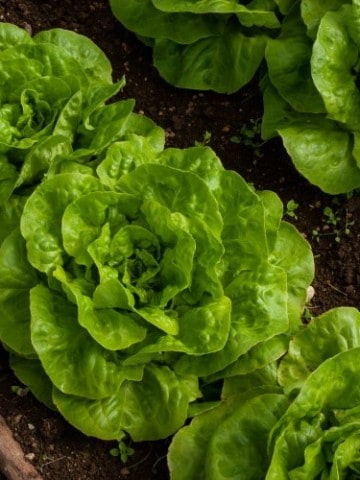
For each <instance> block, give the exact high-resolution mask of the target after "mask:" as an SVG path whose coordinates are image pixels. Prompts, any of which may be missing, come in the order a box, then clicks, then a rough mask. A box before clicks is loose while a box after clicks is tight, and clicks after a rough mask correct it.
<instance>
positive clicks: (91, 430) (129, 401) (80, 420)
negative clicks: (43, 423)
mask: <svg viewBox="0 0 360 480" xmlns="http://www.w3.org/2000/svg"><path fill="white" fill-rule="evenodd" d="M199 395H200V392H199V390H198V386H197V381H196V378H194V377H191V376H177V375H175V374H174V372H173V371H171V370H170V369H169V368H168V367H165V366H162V367H158V366H153V365H149V366H147V367H146V369H145V371H144V377H143V379H142V381H141V382H128V381H127V382H125V383H123V384H122V386H121V387H120V389H119V391H118V392H117V393H116V394H115V395H113V396H112V397H109V398H106V399H103V400H100V401H91V400H87V399H80V398H78V397H72V396H69V395H63V394H62V393H61V392H60V391H58V390H56V389H55V390H54V392H53V399H54V402H55V405H56V406H57V407H58V409H59V410H60V412H61V413H62V414H63V415H64V417H65V418H66V419H67V420H68V421H69V422H70V423H72V424H73V425H75V426H76V427H77V428H78V429H79V430H81V431H83V432H84V433H85V434H86V435H92V436H95V437H97V438H101V439H104V440H112V439H119V438H120V437H121V434H122V432H123V431H126V432H127V433H129V434H130V435H131V437H132V438H133V439H134V440H135V441H142V440H158V439H161V438H166V437H168V436H169V435H171V434H172V433H174V432H175V431H176V430H177V429H178V428H180V427H181V426H182V425H183V424H184V422H185V420H186V417H187V410H188V405H189V402H191V401H193V400H195V399H196V398H197V397H198V396H199ZM94 420H95V421H94Z"/></svg>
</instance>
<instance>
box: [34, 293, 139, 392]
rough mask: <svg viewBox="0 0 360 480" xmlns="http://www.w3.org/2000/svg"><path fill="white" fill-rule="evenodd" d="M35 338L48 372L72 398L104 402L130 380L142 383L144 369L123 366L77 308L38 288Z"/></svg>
mask: <svg viewBox="0 0 360 480" xmlns="http://www.w3.org/2000/svg"><path fill="white" fill-rule="evenodd" d="M30 310H31V339H32V343H33V345H34V348H35V350H36V353H37V354H38V356H39V358H40V361H41V363H42V365H43V367H44V370H45V372H46V373H47V375H48V376H49V377H50V379H51V381H52V382H53V384H54V385H55V386H56V387H57V388H58V389H59V390H61V391H62V392H64V393H66V394H68V395H79V396H83V397H87V398H93V399H100V398H105V397H108V396H110V395H113V394H114V393H115V392H117V391H118V389H119V387H120V385H121V383H122V382H123V381H125V380H126V379H132V380H140V379H141V378H142V367H141V366H134V367H123V366H122V362H121V359H120V357H119V356H118V355H117V354H116V352H111V351H109V350H106V349H105V348H103V347H102V346H101V345H99V344H98V343H96V342H95V341H94V340H93V339H92V338H91V337H90V335H89V334H88V332H87V331H86V330H85V329H84V328H82V327H81V326H80V325H79V323H78V313H77V308H76V306H75V305H72V304H71V303H70V302H68V301H67V300H66V298H64V297H62V296H60V295H58V294H57V293H54V292H52V291H51V290H50V289H48V288H46V287H44V286H43V285H40V284H39V285H38V286H36V287H34V288H33V289H32V290H31V293H30Z"/></svg>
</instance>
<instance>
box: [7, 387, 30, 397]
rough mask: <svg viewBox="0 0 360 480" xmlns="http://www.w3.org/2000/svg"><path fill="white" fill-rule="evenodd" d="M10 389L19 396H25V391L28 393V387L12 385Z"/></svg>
mask: <svg viewBox="0 0 360 480" xmlns="http://www.w3.org/2000/svg"><path fill="white" fill-rule="evenodd" d="M11 391H12V392H14V393H16V395H18V396H19V397H25V395H26V394H27V393H29V388H28V387H20V386H19V385H13V386H12V387H11Z"/></svg>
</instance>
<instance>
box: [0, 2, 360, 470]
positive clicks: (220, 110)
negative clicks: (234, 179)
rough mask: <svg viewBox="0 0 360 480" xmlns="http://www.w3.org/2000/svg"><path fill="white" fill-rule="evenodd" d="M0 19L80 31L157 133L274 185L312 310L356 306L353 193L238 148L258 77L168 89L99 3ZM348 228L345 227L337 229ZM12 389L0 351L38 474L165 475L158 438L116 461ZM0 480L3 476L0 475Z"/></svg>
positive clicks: (11, 6)
mask: <svg viewBox="0 0 360 480" xmlns="http://www.w3.org/2000/svg"><path fill="white" fill-rule="evenodd" d="M0 21H4V22H11V23H15V24H17V25H19V26H21V27H24V28H26V29H27V30H28V31H30V32H33V33H36V32H38V31H39V30H44V29H48V28H53V27H61V28H67V29H71V30H75V31H77V32H79V33H82V34H85V35H87V36H89V37H90V38H91V39H92V40H94V41H95V42H96V43H97V44H98V45H99V46H100V47H101V48H102V49H103V50H104V51H105V53H106V54H107V55H108V57H109V58H110V60H111V61H112V64H113V68H114V79H119V78H120V77H121V76H122V75H124V74H125V75H126V79H127V86H126V88H125V89H124V91H123V93H122V96H123V97H126V98H129V97H133V98H135V99H136V102H137V107H136V109H137V111H139V112H143V113H145V114H146V115H148V116H150V117H151V118H152V119H153V120H154V121H155V122H157V123H158V124H159V125H161V126H162V127H163V128H165V129H166V132H167V140H168V145H172V146H178V147H187V146H191V145H193V144H194V142H195V141H203V140H204V135H205V134H206V132H209V134H210V139H208V140H209V143H208V144H209V145H210V146H211V147H212V148H213V149H214V150H215V151H216V152H217V154H218V155H219V157H220V158H221V159H222V161H223V163H224V165H225V166H226V167H227V168H231V169H234V170H237V171H238V172H239V173H241V174H242V175H243V176H244V177H245V179H246V180H247V181H249V182H251V183H253V184H254V186H255V187H256V188H258V189H270V190H273V191H275V192H276V193H278V195H279V196H280V197H281V199H282V200H283V201H284V202H285V204H286V203H287V202H288V201H289V200H295V202H296V203H298V204H299V206H298V208H297V209H296V211H295V215H296V216H295V217H290V216H288V217H286V218H287V219H288V220H289V221H291V222H293V223H294V224H295V225H296V226H297V228H298V229H299V230H300V231H301V232H302V233H303V234H304V236H305V237H306V238H307V239H308V240H309V242H310V243H311V244H312V247H313V250H314V255H315V261H316V277H315V280H314V282H313V286H314V288H315V291H316V294H315V297H314V299H313V302H312V307H311V312H312V313H313V314H314V315H317V314H319V313H321V312H323V311H324V310H327V309H329V308H332V307H335V306H341V305H351V306H355V307H359V306H360V291H359V285H360V268H359V259H360V251H359V248H358V245H359V243H358V239H359V235H360V229H359V220H360V197H358V196H353V197H352V198H347V197H346V196H337V197H336V198H333V197H331V196H329V195H325V194H323V193H321V192H320V191H319V190H318V189H316V188H314V187H312V186H311V185H309V184H308V183H307V182H306V181H305V180H304V179H303V178H302V177H301V176H300V175H299V174H298V173H297V172H296V171H295V169H294V168H293V166H292V165H291V163H290V161H289V159H288V157H287V155H286V153H285V152H284V149H283V147H282V145H281V142H279V140H273V141H269V142H267V143H265V144H262V142H261V140H260V138H259V136H255V138H254V139H253V140H252V141H251V142H250V143H251V145H246V143H249V142H246V138H244V136H243V135H242V136H241V131H240V130H241V128H242V126H243V125H246V126H247V127H248V128H250V129H251V128H252V126H253V125H254V122H255V123H256V122H258V121H259V120H260V119H261V114H262V102H261V95H260V93H259V90H258V87H257V81H254V82H253V84H252V85H250V86H249V87H246V88H245V89H243V90H242V91H241V92H239V93H237V94H235V95H231V96H226V95H219V94H215V93H211V92H203V93H202V92H195V91H190V90H187V91H184V90H183V91H181V90H176V89H174V88H172V87H170V86H168V85H167V84H165V82H164V81H162V80H161V79H160V78H159V76H158V74H157V72H156V71H155V69H154V68H153V67H152V66H151V51H150V50H149V49H148V48H146V47H145V46H144V45H142V44H141V43H140V42H139V41H138V40H137V39H136V37H134V36H133V35H132V34H130V33H128V32H126V31H125V30H124V29H123V28H122V27H121V26H120V25H119V24H118V23H117V22H116V20H115V19H114V18H113V16H112V15H111V11H110V8H109V6H108V2H107V0H99V1H90V0H76V1H73V0H61V1H60V0H47V1H45V0H23V1H19V0H0ZM209 134H208V137H209ZM233 137H240V143H234V141H233V139H232V138H233ZM205 138H206V137H205ZM326 206H328V207H331V208H332V210H333V212H334V213H335V214H338V216H339V220H337V222H336V225H332V224H330V223H329V222H328V221H327V217H325V216H324V214H323V209H324V208H325V207H326ZM347 226H348V228H349V232H348V233H345V228H346V227H347ZM314 232H315V233H314ZM316 232H317V233H316ZM336 237H338V238H337V240H338V241H336ZM14 385H19V382H18V381H17V380H16V379H15V378H14V377H13V376H12V374H11V373H10V372H9V370H8V368H7V364H6V355H5V354H4V353H2V357H0V415H2V416H4V417H5V419H6V421H7V423H8V425H9V426H10V427H11V429H12V430H13V432H14V435H15V437H16V438H17V440H18V441H19V442H20V443H21V445H22V447H23V450H24V452H25V454H26V455H27V458H28V459H29V460H30V461H31V462H33V464H34V465H36V467H37V468H38V470H39V472H40V473H41V474H42V475H43V477H44V479H51V480H55V479H56V480H63V479H64V480H65V479H67V480H85V479H86V480H92V479H96V480H102V479H104V480H105V479H106V480H119V479H127V480H135V479H136V480H152V479H157V480H166V479H167V478H168V473H167V467H166V457H165V455H166V450H167V446H168V442H167V441H164V442H158V443H144V444H136V445H135V446H134V449H135V454H134V455H133V456H131V457H130V458H129V460H128V462H127V464H126V465H124V464H122V463H121V461H120V459H119V458H117V457H112V456H111V455H110V453H109V451H110V449H111V448H113V447H114V446H115V445H114V444H113V443H111V442H101V441H98V440H94V439H91V438H87V437H85V436H83V435H81V434H80V433H79V432H77V431H75V430H74V429H72V428H71V427H69V426H68V425H67V424H66V423H65V422H64V421H63V420H62V419H61V418H60V417H59V416H58V415H57V414H55V413H53V412H50V411H48V410H47V409H46V408H45V407H43V406H42V405H40V404H39V403H38V402H37V401H36V400H35V399H34V398H33V397H32V396H31V394H29V393H28V394H26V392H25V395H18V394H17V393H15V392H14V391H13V389H12V386H14ZM0 478H4V477H1V474H0Z"/></svg>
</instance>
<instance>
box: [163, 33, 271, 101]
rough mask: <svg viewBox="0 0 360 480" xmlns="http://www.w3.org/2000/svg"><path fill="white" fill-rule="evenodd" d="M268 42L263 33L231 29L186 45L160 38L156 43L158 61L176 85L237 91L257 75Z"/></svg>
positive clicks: (168, 78)
mask: <svg viewBox="0 0 360 480" xmlns="http://www.w3.org/2000/svg"><path fill="white" fill-rule="evenodd" d="M265 44H266V37H265V36H263V35H262V36H260V35H259V36H254V37H246V36H245V35H243V34H242V33H241V32H239V31H238V30H231V29H228V30H227V31H226V32H225V33H224V34H223V35H221V36H217V37H215V36H212V37H208V38H205V39H202V40H198V41H197V42H195V43H192V44H191V45H186V46H183V45H180V44H178V43H175V42H173V41H170V40H167V39H162V38H160V39H157V40H156V41H155V45H154V65H155V67H156V68H157V69H158V70H159V73H160V75H161V76H162V77H163V78H164V79H165V80H166V81H167V82H169V83H171V84H172V85H175V86H176V87H180V88H193V89H199V90H209V89H211V90H215V91H217V92H220V93H233V92H236V91H237V90H239V89H240V88H241V87H243V86H244V85H245V84H247V83H248V82H249V81H250V80H251V79H252V78H253V76H254V74H255V72H256V70H257V69H258V67H259V65H260V63H261V61H262V59H263V56H264V51H265Z"/></svg>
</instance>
